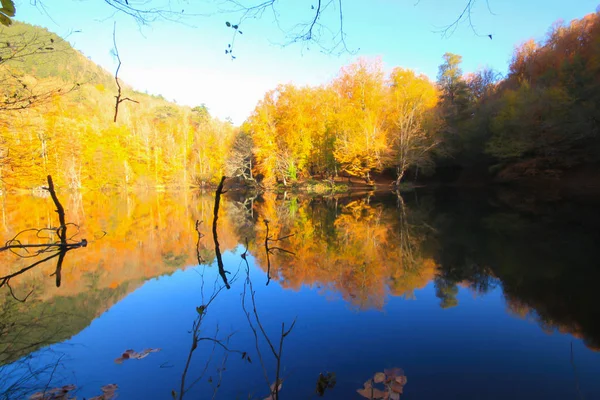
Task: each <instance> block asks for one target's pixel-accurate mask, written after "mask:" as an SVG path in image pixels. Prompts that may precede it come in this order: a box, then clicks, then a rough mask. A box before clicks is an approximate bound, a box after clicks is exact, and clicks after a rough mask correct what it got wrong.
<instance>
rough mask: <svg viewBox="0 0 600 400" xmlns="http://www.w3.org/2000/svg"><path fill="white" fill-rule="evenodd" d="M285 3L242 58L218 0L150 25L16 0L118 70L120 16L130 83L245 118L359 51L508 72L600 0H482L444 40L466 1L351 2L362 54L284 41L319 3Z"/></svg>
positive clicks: (398, 62) (71, 0)
mask: <svg viewBox="0 0 600 400" xmlns="http://www.w3.org/2000/svg"><path fill="white" fill-rule="evenodd" d="M278 1H279V6H278V13H279V27H278V26H277V24H276V23H275V21H274V17H273V15H272V14H269V13H265V14H264V15H263V17H262V18H261V19H258V20H251V21H246V22H245V23H244V24H243V25H241V26H240V30H242V31H243V35H238V36H237V38H236V41H235V55H236V56H237V58H236V60H231V58H230V57H229V56H228V55H226V54H225V49H226V48H227V44H228V43H230V42H231V38H232V32H233V31H232V29H231V28H227V27H226V25H225V21H231V22H232V23H234V22H236V18H235V17H234V16H232V15H226V14H219V13H216V12H215V11H216V10H218V8H219V7H222V4H223V1H218V0H179V1H178V0H171V2H170V3H171V5H172V6H173V7H174V8H177V9H178V10H179V8H181V9H185V10H186V13H194V14H199V13H203V14H207V15H205V16H199V15H198V16H191V17H188V18H185V19H183V20H181V21H180V22H173V21H155V22H153V23H151V24H150V25H149V26H139V24H138V23H137V22H136V21H135V20H134V19H133V18H132V17H130V16H126V15H123V14H119V13H116V14H115V12H114V9H112V8H111V7H110V6H108V5H107V4H106V3H105V2H104V0H59V1H43V0H42V2H41V3H40V0H36V1H31V0H20V1H19V0H17V1H16V4H17V17H16V18H17V19H18V20H20V21H24V22H28V23H31V24H34V25H40V26H43V27H46V28H48V29H49V30H50V31H53V32H56V33H57V34H59V35H61V36H63V37H65V36H67V35H68V38H67V39H68V40H69V41H70V42H71V44H72V45H73V46H74V47H75V48H76V49H78V50H80V51H81V52H83V53H84V54H85V55H86V56H88V57H90V58H91V59H92V60H93V61H94V62H96V63H97V64H99V65H101V66H102V67H104V68H105V69H107V70H108V71H110V72H111V73H113V71H114V69H115V68H116V60H115V59H114V57H113V56H112V55H111V49H112V48H113V42H112V30H113V22H114V21H117V42H118V47H119V54H120V56H121V61H122V63H123V65H122V66H121V71H120V74H119V77H120V78H121V79H122V80H124V81H125V82H127V83H128V84H129V85H131V86H133V87H134V88H135V89H137V90H139V91H142V92H143V91H148V92H149V93H152V94H162V95H163V96H164V97H165V98H167V99H168V100H175V101H176V102H177V103H178V104H186V105H190V106H196V105H199V104H202V103H204V104H206V106H207V107H208V109H209V111H210V112H211V114H212V115H215V116H217V117H219V118H221V119H224V118H226V117H230V118H232V120H233V121H234V123H236V124H240V123H242V122H243V121H244V120H245V119H246V118H247V117H248V116H249V115H250V113H251V112H252V110H253V109H254V107H255V105H256V103H257V102H258V101H259V100H260V99H262V98H263V96H264V94H265V92H266V91H268V90H271V89H274V88H275V87H276V86H277V85H278V84H280V83H294V84H297V85H319V84H322V83H326V82H327V81H329V80H331V79H332V78H333V77H334V76H335V75H336V74H337V73H338V71H339V69H340V68H341V67H342V66H344V65H346V64H348V63H350V62H352V61H353V60H354V59H356V58H357V57H381V58H382V60H383V61H384V64H385V66H386V68H387V69H391V68H393V67H396V66H401V67H406V68H411V69H414V70H416V71H418V72H421V73H424V74H426V75H428V76H429V77H430V78H431V79H433V80H435V78H436V74H437V68H438V65H439V64H440V63H441V60H442V55H443V54H444V53H445V52H452V53H457V54H460V55H462V56H463V70H464V71H465V72H469V71H473V70H476V69H477V68H478V67H483V66H490V67H493V68H495V69H497V70H499V71H500V72H502V73H506V70H507V66H508V63H509V61H510V58H511V55H512V53H513V49H514V47H515V46H516V45H518V44H520V43H522V42H523V41H525V40H527V39H530V38H534V39H536V40H537V39H542V38H543V37H544V35H545V34H546V32H547V31H548V29H549V27H550V25H551V24H552V23H553V22H555V21H557V20H559V19H562V20H564V21H570V20H572V19H574V18H581V17H583V16H584V15H585V14H588V13H592V12H594V11H595V10H596V7H597V5H598V3H597V0H573V1H565V0H526V1H525V0H488V2H489V8H488V7H487V5H486V1H485V0H478V1H477V2H476V5H475V8H474V9H473V13H472V23H473V26H474V27H475V30H476V33H477V34H479V35H480V36H478V35H477V34H476V33H475V32H474V31H473V29H472V28H471V27H470V26H469V25H468V24H466V23H464V24H462V25H460V26H459V27H458V28H457V29H456V31H454V33H453V34H451V35H449V36H448V37H444V36H443V35H442V34H441V33H440V32H439V31H440V28H442V27H444V26H447V25H448V24H450V23H452V22H453V21H454V20H455V19H456V18H457V17H458V16H459V15H460V13H461V11H462V9H463V8H464V6H465V4H466V3H467V0H420V1H417V0H343V11H344V27H345V31H346V34H347V43H348V47H349V48H350V49H351V50H354V51H355V54H348V53H345V54H342V55H329V54H323V53H322V52H321V51H320V49H319V48H318V46H316V45H314V44H308V46H307V45H301V44H292V45H289V46H285V47H282V46H281V44H282V43H284V42H285V41H286V37H285V33H284V32H285V31H288V30H289V27H291V26H293V25H294V24H296V23H298V22H305V21H308V20H309V19H310V16H311V12H313V11H312V10H311V5H315V6H316V4H317V0H313V1H311V0H278ZM134 2H135V0H130V3H131V4H133V3H134ZM143 2H146V1H143ZM242 2H244V3H245V4H257V3H260V2H262V0H256V1H254V2H248V1H247V0H242ZM32 3H35V4H37V5H32ZM138 3H140V2H139V1H138ZM146 3H147V2H146ZM150 3H156V4H157V5H160V4H165V3H168V1H167V0H163V1H162V2H161V1H150ZM220 4H221V5H220ZM337 12H338V11H337V9H335V10H334V9H331V10H330V13H328V14H325V16H324V18H325V19H324V21H325V22H331V24H330V25H329V26H331V27H332V29H336V28H337V25H336V18H337V16H338V14H337ZM208 14H209V15H208ZM75 31H77V32H75ZM488 34H492V35H493V39H492V40H490V39H489V38H488V37H487V36H486V35H488Z"/></svg>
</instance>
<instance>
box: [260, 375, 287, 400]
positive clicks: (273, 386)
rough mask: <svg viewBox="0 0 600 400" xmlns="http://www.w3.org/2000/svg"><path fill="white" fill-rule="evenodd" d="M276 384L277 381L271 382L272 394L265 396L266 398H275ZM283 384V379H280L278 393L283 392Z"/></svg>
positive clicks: (268, 399)
mask: <svg viewBox="0 0 600 400" xmlns="http://www.w3.org/2000/svg"><path fill="white" fill-rule="evenodd" d="M275 384H276V382H273V383H272V384H271V387H270V389H271V394H270V395H269V396H267V397H265V399H264V400H275ZM282 386H283V381H282V380H281V379H280V380H279V387H277V393H279V392H281V387H282Z"/></svg>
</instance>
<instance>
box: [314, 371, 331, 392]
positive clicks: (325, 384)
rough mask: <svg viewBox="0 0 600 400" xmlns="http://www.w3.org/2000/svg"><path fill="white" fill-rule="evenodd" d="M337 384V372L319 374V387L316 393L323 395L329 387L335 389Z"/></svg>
mask: <svg viewBox="0 0 600 400" xmlns="http://www.w3.org/2000/svg"><path fill="white" fill-rule="evenodd" d="M335 384H336V378H335V372H328V373H326V374H325V375H323V374H319V378H318V379H317V387H316V389H315V393H317V394H318V395H319V396H323V395H324V394H325V391H326V390H327V389H333V388H334V387H335Z"/></svg>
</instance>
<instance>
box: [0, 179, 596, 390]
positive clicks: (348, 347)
mask: <svg viewBox="0 0 600 400" xmlns="http://www.w3.org/2000/svg"><path fill="white" fill-rule="evenodd" d="M59 197H60V198H61V201H62V202H63V205H64V206H65V209H66V214H67V221H68V222H71V223H73V224H74V225H69V227H68V236H69V237H70V238H71V240H73V241H78V240H81V239H82V238H86V239H87V241H88V245H87V247H85V248H83V247H82V248H77V249H73V250H72V251H69V252H68V253H67V254H66V255H65V257H64V262H63V265H62V268H61V271H59V273H58V277H60V279H57V275H56V274H55V275H53V274H54V273H56V272H57V271H56V262H55V260H50V261H48V262H45V263H42V264H40V265H37V266H35V267H34V268H32V269H30V270H27V271H25V272H23V273H22V274H20V275H17V276H15V277H13V278H11V279H10V281H9V283H10V285H4V286H3V287H0V306H1V307H2V309H1V310H0V313H2V315H1V316H0V398H6V399H12V398H16V399H18V398H25V399H26V398H28V397H29V396H30V395H32V394H33V393H35V392H44V391H45V392H46V394H48V393H50V392H52V389H53V388H58V387H63V386H64V387H65V391H68V392H69V393H68V394H69V395H71V396H73V397H75V396H76V397H77V398H88V399H89V398H91V397H93V396H99V395H101V394H102V393H103V392H102V388H104V390H105V392H106V396H105V397H104V398H109V397H110V395H111V393H112V391H114V390H115V388H114V387H112V388H111V387H107V386H106V385H108V384H116V385H118V389H116V393H117V394H118V396H119V398H123V399H154V398H156V399H161V398H162V399H171V398H177V399H179V398H189V399H211V398H217V399H249V398H250V399H265V398H268V397H269V395H270V392H271V388H270V386H272V387H274V383H275V382H276V379H277V377H279V378H280V382H281V388H280V389H279V390H278V391H279V397H280V398H281V399H310V398H318V397H319V394H317V393H316V388H317V386H318V385H317V383H318V380H319V376H320V374H321V379H320V389H321V392H322V393H323V397H324V398H329V399H361V398H365V397H364V396H361V394H359V392H358V390H362V393H363V394H365V393H368V395H367V396H366V398H370V397H371V394H372V395H373V398H382V397H383V396H384V395H385V396H389V398H390V399H392V398H398V393H399V392H403V393H402V394H401V396H400V398H402V399H442V398H444V399H600V380H599V379H598V377H599V376H600V311H599V310H600V308H599V307H598V295H597V293H598V292H599V290H598V282H600V266H599V261H598V260H599V256H600V247H599V244H600V230H599V229H598V226H599V224H600V216H599V215H598V213H597V210H598V204H597V203H594V202H591V201H587V202H585V201H581V202H572V201H565V200H559V199H550V200H548V199H539V198H537V197H536V196H534V195H531V194H527V195H523V194H520V193H518V192H511V191H510V190H502V191H494V192H492V191H480V190H461V191H458V190H437V191H433V190H428V191H424V190H419V191H415V192H410V193H406V194H404V195H403V197H398V196H396V195H395V194H393V193H382V194H372V193H371V194H369V193H356V194H353V195H352V196H337V197H313V198H311V197H306V196H302V195H296V194H292V193H281V194H273V193H266V194H264V195H262V196H258V197H248V196H245V195H244V194H242V193H237V192H234V191H230V192H228V193H226V194H224V195H223V197H222V199H221V203H220V213H219V218H218V221H217V226H216V231H217V238H215V237H214V235H213V211H214V210H213V207H214V195H213V193H211V192H208V193H204V194H202V193H191V192H190V193H184V192H179V193H155V194H145V195H133V194H128V195H127V194H120V195H119V194H103V193H94V194H90V193H88V194H79V193H77V194H69V193H59ZM0 202H1V207H2V210H1V215H0V218H1V221H0V231H1V232H2V237H3V238H4V240H5V241H6V240H9V239H10V238H12V237H14V236H15V235H16V234H17V233H18V232H19V231H21V230H23V229H27V228H44V227H52V226H57V225H58V219H57V216H56V213H55V212H54V208H55V207H54V205H53V204H52V201H51V199H50V198H49V197H44V196H43V195H38V196H34V195H10V194H8V195H4V196H2V197H1V198H0ZM36 236H39V234H38V233H37V232H34V233H31V232H29V233H28V232H25V233H24V234H22V236H19V237H23V240H22V243H36V241H37V242H39V240H40V239H39V237H36ZM217 242H218V245H217ZM216 248H217V250H218V253H219V255H217V251H215V250H216ZM0 255H1V258H2V267H0V280H1V279H2V276H7V275H10V274H11V273H14V272H17V271H20V270H21V269H23V268H25V267H27V266H28V265H30V264H32V263H33V262H35V261H36V260H37V259H39V258H32V259H27V258H19V257H17V256H16V255H14V254H12V253H10V252H8V251H5V252H3V253H0ZM42 257H43V256H42ZM219 258H220V259H221V262H222V267H219ZM57 280H59V281H60V287H57ZM17 299H18V300H21V301H17ZM23 300H25V301H23ZM394 368H401V369H402V371H400V370H395V369H394ZM379 372H381V373H383V374H377V373H379ZM402 376H405V377H406V379H404V378H402ZM182 380H183V384H182ZM382 380H383V382H381V381H382ZM371 387H372V388H373V389H371ZM182 388H183V390H182ZM375 389H377V390H375ZM386 392H389V393H386ZM37 398H43V396H41V395H38V397H37ZM46 398H50V397H48V396H46ZM386 398H387V397H386Z"/></svg>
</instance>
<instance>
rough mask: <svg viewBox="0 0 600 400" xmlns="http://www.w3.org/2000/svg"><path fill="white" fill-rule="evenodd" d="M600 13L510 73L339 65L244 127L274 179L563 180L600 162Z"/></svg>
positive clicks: (272, 96) (445, 66)
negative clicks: (322, 81)
mask: <svg viewBox="0 0 600 400" xmlns="http://www.w3.org/2000/svg"><path fill="white" fill-rule="evenodd" d="M599 20H600V14H599V13H595V14H590V15H587V16H585V17H584V18H582V19H580V20H574V21H572V22H571V23H570V24H568V25H566V24H563V23H561V22H558V23H556V24H554V25H553V26H552V27H551V28H550V30H549V32H548V34H547V37H546V38H545V40H543V41H541V42H535V41H533V40H529V41H526V42H524V43H523V44H522V45H520V46H518V47H517V48H516V49H515V52H514V55H513V58H512V60H511V63H510V67H509V72H508V74H507V76H506V77H504V78H503V79H502V76H501V74H500V73H498V72H497V71H494V70H492V69H489V68H483V69H480V70H478V71H476V72H472V73H467V74H465V73H463V70H462V68H461V63H462V57H461V56H460V55H457V54H452V53H446V54H444V56H443V63H442V64H441V65H440V66H439V72H438V76H437V81H436V82H432V81H430V80H429V79H428V78H427V77H425V76H423V75H418V74H416V73H415V72H414V71H411V70H406V69H402V68H395V69H393V70H392V71H391V72H390V73H389V74H387V75H386V74H385V73H384V69H383V66H382V65H381V63H380V62H379V61H377V60H375V61H372V60H371V61H369V60H364V59H363V60H359V61H357V62H356V63H354V64H352V65H350V66H348V67H345V68H343V69H342V70H341V71H340V73H339V75H338V76H337V77H336V78H335V79H334V80H333V81H332V82H330V83H329V84H327V85H323V86H319V87H303V88H298V87H296V86H294V85H282V86H279V87H278V88H277V89H275V90H274V91H271V92H269V93H267V94H266V95H265V97H264V99H263V100H262V101H261V102H260V103H259V104H258V105H257V107H256V109H255V111H254V113H253V114H252V116H251V117H250V118H249V119H248V121H247V122H246V123H245V124H244V126H243V127H242V131H244V132H247V134H248V135H249V136H250V137H251V138H252V140H253V142H254V151H253V153H252V154H248V157H250V156H253V157H254V159H255V165H254V170H255V173H256V174H260V176H262V177H263V178H264V179H265V181H266V182H268V183H272V182H276V181H278V182H283V183H287V181H290V180H291V181H293V180H297V179H301V178H306V177H314V176H333V175H337V174H338V173H345V174H347V175H353V176H360V177H362V178H364V179H365V180H367V181H369V179H370V174H371V173H373V172H381V171H383V170H385V169H391V170H394V171H395V173H396V177H397V180H398V182H399V181H400V180H401V179H402V178H403V177H404V176H405V174H406V172H407V171H408V170H411V171H414V172H415V174H418V173H419V172H422V173H433V172H435V171H436V168H438V169H439V168H446V167H453V168H459V169H469V168H480V169H484V170H485V172H486V175H487V177H489V178H497V179H515V178H521V177H526V176H545V177H560V175H561V174H562V173H563V172H564V171H565V170H567V169H569V168H573V167H576V166H578V165H582V164H590V163H595V162H597V161H598V160H599V155H600V152H599V150H600V148H599V145H600V141H599V140H598V127H599V121H600V115H599V114H598V109H599V107H598V106H599V105H600V103H599V102H600V55H599V54H600V53H599V47H598V46H599V45H598V43H600V24H599V23H598V22H599Z"/></svg>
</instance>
